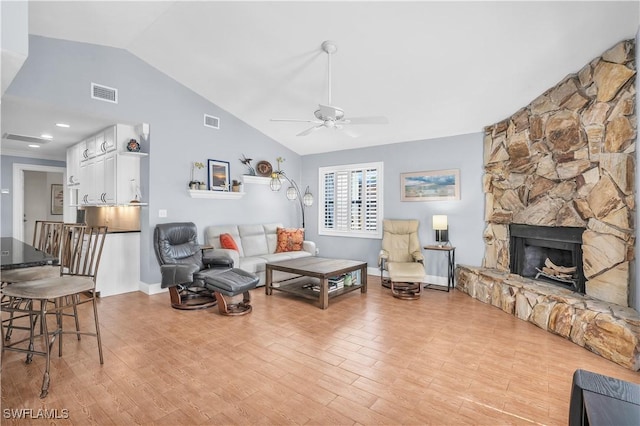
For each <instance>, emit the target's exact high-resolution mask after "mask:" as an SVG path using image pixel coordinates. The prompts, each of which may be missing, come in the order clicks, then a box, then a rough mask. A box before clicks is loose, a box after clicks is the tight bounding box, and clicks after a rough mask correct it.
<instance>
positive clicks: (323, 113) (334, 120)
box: [271, 40, 389, 138]
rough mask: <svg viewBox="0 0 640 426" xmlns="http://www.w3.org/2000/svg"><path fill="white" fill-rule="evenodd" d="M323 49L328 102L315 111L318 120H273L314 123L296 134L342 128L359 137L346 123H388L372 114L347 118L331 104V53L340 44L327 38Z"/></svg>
mask: <svg viewBox="0 0 640 426" xmlns="http://www.w3.org/2000/svg"><path fill="white" fill-rule="evenodd" d="M321 47H322V50H323V51H324V52H325V53H326V54H327V82H328V90H327V103H326V105H325V104H319V105H318V109H317V110H315V111H314V113H313V115H314V116H315V118H316V120H304V119H295V118H272V119H271V121H289V122H297V123H301V122H302V123H313V124H314V126H313V127H309V128H308V129H306V130H303V131H302V132H300V133H298V134H297V135H296V136H307V135H309V134H311V133H314V132H315V131H317V130H320V129H322V128H326V129H331V128H333V129H335V130H340V131H342V132H343V133H344V134H346V135H347V136H351V137H354V138H355V137H358V136H359V135H358V134H357V133H356V132H354V131H352V130H350V129H347V128H346V127H345V125H352V124H387V123H388V122H389V121H388V120H387V119H386V117H381V116H372V117H352V118H345V113H344V110H343V109H342V108H339V107H337V106H335V105H331V55H333V54H335V53H336V52H337V51H338V46H337V45H336V43H335V42H333V41H330V40H325V41H323V42H322V45H321Z"/></svg>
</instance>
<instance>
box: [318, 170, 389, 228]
mask: <svg viewBox="0 0 640 426" xmlns="http://www.w3.org/2000/svg"><path fill="white" fill-rule="evenodd" d="M381 173H382V163H371V164H360V165H353V166H341V167H336V168H331V167H325V168H321V169H320V181H321V182H323V186H322V190H323V194H321V199H322V200H323V201H322V204H321V208H322V209H323V211H321V212H320V222H321V224H320V225H321V226H320V229H319V233H320V234H321V235H344V236H360V237H381V235H382V232H381V223H382V220H381V218H382V211H381V205H382V200H381V197H382V195H381V194H382V191H381V180H380V176H381Z"/></svg>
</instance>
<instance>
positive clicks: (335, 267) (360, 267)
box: [265, 256, 367, 309]
mask: <svg viewBox="0 0 640 426" xmlns="http://www.w3.org/2000/svg"><path fill="white" fill-rule="evenodd" d="M273 271H281V272H288V273H291V274H295V275H297V277H294V278H291V279H287V280H284V281H278V282H273ZM347 274H348V275H350V276H351V280H352V282H351V285H345V286H344V287H342V288H339V289H337V290H332V291H329V278H333V277H340V276H342V275H347ZM265 275H266V277H265V279H266V285H265V292H266V294H267V295H271V294H272V293H273V290H277V291H282V292H284V293H289V294H293V295H296V296H299V297H303V298H305V299H311V300H317V301H318V302H319V304H320V308H321V309H327V308H328V307H329V298H334V297H338V296H341V295H343V294H346V293H350V292H352V291H355V290H357V289H360V292H361V293H366V292H367V263H366V262H362V261H359V260H346V259H327V258H324V257H315V256H312V257H303V258H300V259H291V260H283V261H281V262H269V263H267V264H266V270H265ZM314 285H315V286H317V287H318V289H319V291H314V290H313V289H312V287H313V286H314Z"/></svg>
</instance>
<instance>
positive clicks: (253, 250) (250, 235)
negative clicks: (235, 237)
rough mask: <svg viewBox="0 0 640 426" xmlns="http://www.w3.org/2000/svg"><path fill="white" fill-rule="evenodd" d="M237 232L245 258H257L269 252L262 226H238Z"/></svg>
mask: <svg viewBox="0 0 640 426" xmlns="http://www.w3.org/2000/svg"><path fill="white" fill-rule="evenodd" d="M238 231H239V232H240V238H241V239H242V247H243V249H244V255H245V256H247V257H250V256H258V255H260V254H265V253H268V252H269V247H268V246H267V237H266V235H265V233H264V226H263V225H240V226H238Z"/></svg>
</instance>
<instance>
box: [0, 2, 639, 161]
mask: <svg viewBox="0 0 640 426" xmlns="http://www.w3.org/2000/svg"><path fill="white" fill-rule="evenodd" d="M29 6H30V7H29V32H30V33H32V34H38V35H42V36H47V37H53V38H61V39H67V40H74V41H81V42H88V43H95V44H102V45H108V46H113V47H119V48H124V49H127V50H129V51H130V52H131V53H133V54H135V55H137V56H138V57H140V58H141V59H143V60H144V61H146V62H148V63H149V64H151V65H152V66H154V67H155V68H157V69H159V70H161V71H162V72H164V73H166V74H168V75H169V76H171V77H172V78H174V79H175V80H177V81H179V82H181V83H182V84H184V85H185V86H187V87H189V88H191V89H192V90H194V91H195V92H197V93H199V94H200V95H202V96H203V97H205V98H207V99H209V100H210V101H211V102H213V103H215V104H217V105H218V106H220V107H222V108H223V109H225V110H227V111H229V112H230V113H232V114H234V115H235V116H237V117H239V118H240V119H241V120H243V121H244V122H246V123H248V124H249V125H251V126H253V127H255V128H256V129H258V130H260V131H262V132H263V133H264V134H266V135H268V136H270V137H271V138H273V139H275V140H277V141H278V142H280V143H282V144H283V145H286V146H287V147H289V148H290V149H292V150H293V151H295V152H297V153H299V154H301V155H305V154H311V153H319V152H326V151H334V150H341V149H348V148H357V147H363V146H371V145H379V144H387V143H394V142H403V141H411V140H420V139H430V138H436V137H443V136H450V135H457V134H466V133H472V132H480V131H482V129H483V127H484V126H485V125H488V124H492V123H494V122H497V121H499V120H501V119H503V118H505V117H507V116H509V115H511V114H512V113H513V112H515V111H516V110H518V109H519V108H521V107H523V106H524V105H527V104H528V103H529V102H531V101H532V100H533V99H534V98H535V97H537V96H538V95H540V94H541V93H543V92H544V91H545V90H546V89H548V88H549V87H551V86H553V85H554V84H556V83H557V82H558V81H560V80H561V79H562V78H564V77H565V76H566V75H567V74H570V73H573V72H576V71H578V70H580V68H581V67H582V66H583V65H584V64H586V63H588V62H589V61H590V60H591V59H593V58H594V57H597V56H599V55H600V54H601V53H602V52H604V51H605V50H606V49H608V48H609V47H611V46H613V45H614V44H615V43H617V42H618V41H620V40H623V39H627V38H634V37H635V34H636V32H637V31H638V25H639V23H640V18H639V5H638V2H637V1H630V2H538V3H536V2H425V1H423V2H418V1H415V2H403V3H399V2H367V1H352V2H326V1H324V2H291V1H290V2H216V1H196V2H186V1H162V2H96V1H86V2H84V1H83V2H80V1H76V2H54V1H46V2H33V1H32V2H30V5H29ZM324 40H333V41H335V42H336V44H337V46H338V52H337V53H336V54H335V55H334V56H333V57H332V80H333V81H332V83H333V93H332V94H333V104H334V105H337V106H340V107H341V108H343V109H344V110H345V115H346V116H347V117H350V116H368V115H383V116H386V117H387V118H388V119H389V124H387V125H358V126H356V125H353V126H351V128H352V129H353V130H355V131H356V132H358V133H360V135H361V136H360V137H358V138H350V137H348V136H346V135H345V134H343V133H341V132H339V131H334V130H332V129H322V130H321V131H318V132H315V133H313V134H311V135H309V136H305V137H297V136H295V135H296V134H297V133H299V132H301V131H302V130H304V129H306V128H307V127H309V124H308V123H283V122H272V121H270V119H271V118H298V119H313V118H314V117H313V111H314V110H315V109H316V108H317V105H318V103H325V102H326V99H327V77H326V72H327V58H326V55H325V54H324V53H322V51H321V48H320V45H321V43H322V41H324ZM5 102H6V101H5V100H4V99H3V115H2V123H3V132H5V131H13V130H11V129H10V128H8V127H10V126H12V125H13V120H12V121H10V122H8V121H6V118H7V117H5V112H4V110H5V109H10V108H11V104H9V105H7V104H6V103H5ZM16 103H18V102H17V101H16ZM15 123H16V125H17V124H18V123H24V122H23V121H21V120H16V121H15ZM36 125H38V123H37V122H34V121H33V120H32V127H33V126H36ZM222 125H224V123H222ZM93 130H98V129H97V128H96V129H93ZM24 131H30V132H31V133H32V134H39V132H40V130H39V129H35V128H33V129H32V130H28V129H26V130H24ZM4 147H5V141H3V149H4Z"/></svg>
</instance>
